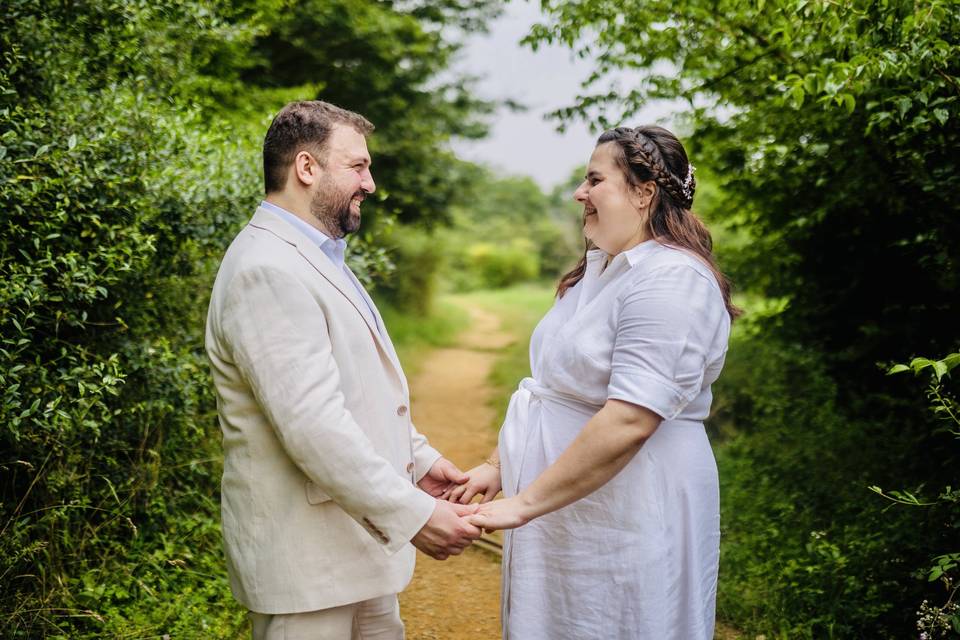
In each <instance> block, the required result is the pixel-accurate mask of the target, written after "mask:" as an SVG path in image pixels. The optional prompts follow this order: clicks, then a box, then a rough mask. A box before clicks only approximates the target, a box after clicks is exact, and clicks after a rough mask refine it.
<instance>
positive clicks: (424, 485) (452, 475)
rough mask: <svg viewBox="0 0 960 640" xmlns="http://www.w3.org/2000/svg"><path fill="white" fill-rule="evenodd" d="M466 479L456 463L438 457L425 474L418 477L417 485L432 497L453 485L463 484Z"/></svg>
mask: <svg viewBox="0 0 960 640" xmlns="http://www.w3.org/2000/svg"><path fill="white" fill-rule="evenodd" d="M467 480H469V478H468V477H467V475H466V474H465V473H464V472H462V471H460V469H457V465H455V464H453V463H452V462H450V461H449V460H447V459H446V458H438V459H437V461H436V462H434V463H433V466H432V467H430V471H427V474H426V475H425V476H423V477H422V478H421V479H420V482H418V483H417V486H418V487H420V488H421V489H423V490H424V491H426V492H427V493H429V494H430V495H431V496H433V497H434V498H439V497H440V496H441V495H443V493H444V492H446V491H449V490H450V489H452V488H453V487H454V486H455V485H459V484H463V483H464V482H466V481H467Z"/></svg>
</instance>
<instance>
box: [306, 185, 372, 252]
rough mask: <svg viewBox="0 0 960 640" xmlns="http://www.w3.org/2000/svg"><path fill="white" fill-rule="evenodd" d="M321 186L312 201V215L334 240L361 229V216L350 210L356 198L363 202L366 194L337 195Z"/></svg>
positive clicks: (360, 192) (358, 192)
mask: <svg viewBox="0 0 960 640" xmlns="http://www.w3.org/2000/svg"><path fill="white" fill-rule="evenodd" d="M325 186H326V185H323V186H321V188H320V189H318V190H317V192H316V193H314V194H313V198H312V199H311V200H310V214H311V215H313V217H315V218H316V219H317V220H319V221H320V224H322V225H323V227H324V228H325V229H326V230H327V232H328V233H330V234H331V237H333V238H334V239H337V238H342V237H344V236H345V235H347V234H348V233H353V232H355V231H356V230H357V229H359V228H360V216H358V215H355V214H354V213H353V211H351V210H350V202H351V201H352V200H353V199H354V198H360V200H363V199H364V198H365V197H366V195H367V194H366V192H365V191H363V190H362V189H361V190H360V191H357V192H356V193H351V194H350V195H342V194H338V193H335V192H334V191H333V189H332V188H324V187H325Z"/></svg>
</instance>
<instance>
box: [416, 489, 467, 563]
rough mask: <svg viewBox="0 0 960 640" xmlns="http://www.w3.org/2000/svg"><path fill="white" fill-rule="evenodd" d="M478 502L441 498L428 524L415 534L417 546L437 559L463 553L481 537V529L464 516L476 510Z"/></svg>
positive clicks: (444, 558)
mask: <svg viewBox="0 0 960 640" xmlns="http://www.w3.org/2000/svg"><path fill="white" fill-rule="evenodd" d="M476 511H477V505H461V504H453V503H451V502H444V501H442V500H437V504H436V506H434V508H433V514H432V515H431V516H430V519H429V520H427V524H425V525H423V528H422V529H420V531H418V532H417V535H415V536H413V540H411V541H410V542H412V543H413V546H415V547H416V548H417V549H420V551H423V552H424V553H425V554H427V555H428V556H430V557H432V558H435V559H437V560H446V559H447V558H448V557H450V556H456V555H460V554H461V553H463V550H464V549H466V548H467V547H469V546H470V544H471V543H472V542H473V541H474V540H476V539H477V538H479V537H480V529H478V528H476V527H475V526H473V525H471V524H470V523H469V522H467V521H466V520H465V519H464V518H463V517H462V516H469V515H471V514H473V513H476Z"/></svg>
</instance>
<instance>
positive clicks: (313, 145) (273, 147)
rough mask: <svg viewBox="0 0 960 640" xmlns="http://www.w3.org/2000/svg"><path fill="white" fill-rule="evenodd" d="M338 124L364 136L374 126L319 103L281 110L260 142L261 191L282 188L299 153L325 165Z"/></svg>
mask: <svg viewBox="0 0 960 640" xmlns="http://www.w3.org/2000/svg"><path fill="white" fill-rule="evenodd" d="M337 124H343V125H347V126H350V127H353V128H354V129H356V130H357V131H358V132H359V133H362V134H363V135H365V136H367V135H370V134H371V133H372V132H373V125H372V124H371V123H370V121H369V120H367V119H366V118H364V117H363V116H361V115H360V114H359V113H354V112H353V111H347V110H346V109H341V108H340V107H338V106H335V105H332V104H330V103H329V102H323V101H322V100H300V101H297V102H291V103H290V104H288V105H287V106H285V107H284V108H283V109H281V110H280V113H278V114H277V115H276V116H275V117H274V119H273V122H271V123H270V128H269V129H267V135H266V136H265V137H264V139H263V187H264V191H265V192H266V193H268V194H269V193H274V192H276V191H280V190H282V189H283V186H284V183H285V182H286V179H287V170H288V169H289V168H290V164H291V163H292V162H293V159H294V157H296V155H297V153H299V152H300V151H307V152H309V153H310V154H311V155H312V156H313V157H314V158H316V160H317V162H320V163H321V164H322V163H324V162H325V161H326V155H327V143H328V141H329V139H330V132H331V131H333V127H334V125H337Z"/></svg>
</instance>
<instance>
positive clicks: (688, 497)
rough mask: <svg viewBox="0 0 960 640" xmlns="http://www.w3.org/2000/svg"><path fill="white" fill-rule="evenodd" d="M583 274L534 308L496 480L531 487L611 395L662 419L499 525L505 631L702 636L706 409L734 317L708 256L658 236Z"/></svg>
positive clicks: (520, 635) (709, 520)
mask: <svg viewBox="0 0 960 640" xmlns="http://www.w3.org/2000/svg"><path fill="white" fill-rule="evenodd" d="M605 260H606V255H605V254H604V253H602V252H601V251H591V252H590V253H589V254H588V261H587V270H586V273H585V275H584V277H583V279H582V280H581V281H580V282H579V283H578V284H577V285H576V286H574V287H572V288H571V289H570V290H569V291H567V293H566V295H565V296H564V297H563V298H561V299H560V300H558V301H557V302H556V304H555V305H554V307H553V308H552V309H551V310H550V311H549V312H548V313H547V315H546V316H544V318H543V320H541V321H540V324H539V325H538V326H537V328H536V330H535V331H534V333H533V337H532V339H531V343H530V364H531V369H532V377H531V378H526V379H524V380H523V382H521V384H520V388H519V389H518V390H517V392H516V393H514V395H513V397H512V398H511V401H510V407H509V409H508V411H507V416H506V419H505V421H504V424H503V428H502V429H501V432H500V458H501V461H502V474H503V480H504V493H505V494H506V495H507V496H511V495H515V494H516V493H517V492H518V491H520V490H522V489H523V488H524V487H526V486H528V485H529V484H530V483H531V482H533V480H535V479H536V478H537V476H539V475H540V473H541V472H542V471H543V470H544V469H546V468H547V467H548V466H549V465H550V464H552V463H553V462H554V461H555V460H556V459H557V457H559V455H560V454H561V453H562V452H563V451H564V450H565V449H566V448H567V447H568V446H569V444H570V443H571V442H572V441H573V439H574V438H575V437H576V435H577V434H578V433H579V432H580V430H581V429H582V428H583V426H584V425H585V424H586V423H587V421H588V420H589V419H590V418H591V417H592V416H593V415H594V414H595V413H596V412H597V411H598V410H599V409H600V408H601V407H602V406H603V404H604V403H605V402H606V401H607V399H608V398H616V399H620V400H625V401H628V402H632V403H634V404H638V405H642V406H644V407H647V408H649V409H651V410H652V411H654V412H656V413H657V414H659V415H660V416H662V417H663V418H664V421H663V422H662V423H661V424H660V427H659V428H658V429H657V431H656V432H655V433H654V434H653V436H652V437H651V438H650V439H649V440H648V441H647V442H646V443H645V444H644V445H643V448H642V449H641V450H640V452H639V453H638V454H637V455H636V457H635V458H634V459H633V460H632V461H631V462H630V463H629V464H628V465H627V467H626V468H625V469H624V470H623V471H621V472H620V473H619V474H618V475H617V476H616V477H614V478H613V479H612V480H611V481H610V482H608V483H607V484H606V485H605V486H603V487H601V488H600V489H599V490H597V491H596V492H594V493H592V494H590V495H589V496H587V497H585V498H583V499H582V500H579V501H578V502H575V503H573V504H571V505H569V506H567V507H565V508H563V509H560V510H559V511H555V512H554V513H551V514H547V515H545V516H543V517H541V518H538V519H537V520H534V521H533V522H531V523H530V524H528V525H526V526H524V527H521V528H519V529H515V530H513V531H510V532H507V536H506V540H505V547H504V566H503V598H502V607H503V626H504V638H505V639H510V640H538V639H543V640H562V639H569V640H587V639H591V638H596V639H598V640H599V639H602V640H614V639H623V640H626V639H628V638H629V639H631V640H632V639H641V638H642V639H649V640H711V639H712V638H713V626H714V603H715V598H716V581H717V565H718V561H719V541H720V528H719V524H720V514H719V495H718V492H719V490H718V483H717V468H716V462H715V460H714V457H713V452H712V450H711V449H710V443H709V442H708V441H707V436H706V433H705V431H704V428H703V420H704V418H706V417H707V415H708V413H709V410H710V402H711V393H710V384H711V383H712V382H713V381H714V380H716V379H717V376H718V375H719V373H720V369H721V367H722V366H723V359H724V356H725V354H726V350H727V339H728V336H729V332H730V320H729V316H728V314H727V311H726V308H725V306H724V302H723V297H722V295H721V293H720V290H719V287H718V285H717V282H716V279H715V278H714V277H713V274H712V273H711V271H710V269H709V268H707V267H706V266H705V265H704V264H703V263H702V262H700V261H699V260H698V259H696V258H694V257H693V256H691V255H690V254H688V253H686V252H684V251H681V250H678V249H674V248H670V247H666V246H664V245H661V244H659V243H657V242H656V241H652V240H651V241H647V242H644V243H642V244H640V245H638V246H636V247H634V248H633V249H631V250H629V251H626V252H623V253H621V254H619V255H617V256H616V257H615V258H613V260H612V261H611V262H610V264H609V265H607V266H606V268H603V264H604V262H605Z"/></svg>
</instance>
